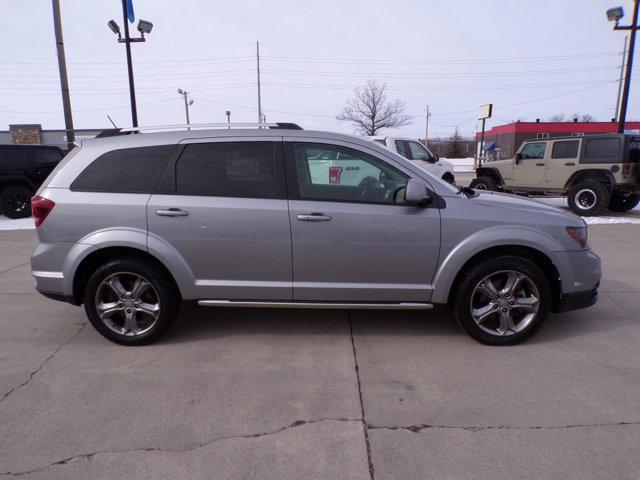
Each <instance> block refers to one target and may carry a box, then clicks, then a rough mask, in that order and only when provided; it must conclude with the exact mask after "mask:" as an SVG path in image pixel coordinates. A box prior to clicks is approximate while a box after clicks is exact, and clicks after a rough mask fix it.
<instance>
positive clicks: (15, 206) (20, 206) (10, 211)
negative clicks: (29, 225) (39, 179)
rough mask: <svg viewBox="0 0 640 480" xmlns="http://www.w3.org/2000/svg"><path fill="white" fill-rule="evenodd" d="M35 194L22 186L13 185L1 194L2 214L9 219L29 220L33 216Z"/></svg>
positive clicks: (0, 206)
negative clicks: (32, 205) (32, 206)
mask: <svg viewBox="0 0 640 480" xmlns="http://www.w3.org/2000/svg"><path fill="white" fill-rule="evenodd" d="M32 196H33V192H32V191H31V190H30V189H28V188H27V187H23V186H22V185H11V186H9V187H7V188H5V189H4V190H2V192H0V213H2V214H3V215H4V216H5V217H7V218H12V219H16V218H27V217H30V216H31V197H32Z"/></svg>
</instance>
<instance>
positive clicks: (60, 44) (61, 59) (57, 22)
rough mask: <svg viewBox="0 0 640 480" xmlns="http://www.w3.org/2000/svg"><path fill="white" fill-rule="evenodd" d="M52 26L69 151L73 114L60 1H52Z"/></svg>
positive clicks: (73, 138) (72, 136) (73, 133)
mask: <svg viewBox="0 0 640 480" xmlns="http://www.w3.org/2000/svg"><path fill="white" fill-rule="evenodd" d="M52 6H53V26H54V30H55V35H56V49H57V51H58V70H59V71H60V89H61V91H62V109H63V111H64V127H65V130H66V132H67V143H68V146H69V149H72V148H73V142H74V141H75V132H74V130H73V114H72V112H71V98H70V96H69V79H68V78H67V61H66V59H65V55H64V40H63V38H62V19H61V15H60V0H52Z"/></svg>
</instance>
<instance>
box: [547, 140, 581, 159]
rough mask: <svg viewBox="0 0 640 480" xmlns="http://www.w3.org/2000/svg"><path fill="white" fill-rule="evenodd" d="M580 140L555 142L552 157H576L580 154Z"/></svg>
mask: <svg viewBox="0 0 640 480" xmlns="http://www.w3.org/2000/svg"><path fill="white" fill-rule="evenodd" d="M579 143H580V142H578V140H569V141H566V142H553V149H552V150H551V158H576V157H577V156H578V144H579Z"/></svg>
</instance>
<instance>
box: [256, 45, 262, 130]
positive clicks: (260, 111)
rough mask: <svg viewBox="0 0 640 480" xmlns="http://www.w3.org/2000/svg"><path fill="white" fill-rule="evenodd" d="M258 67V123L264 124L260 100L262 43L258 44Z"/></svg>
mask: <svg viewBox="0 0 640 480" xmlns="http://www.w3.org/2000/svg"><path fill="white" fill-rule="evenodd" d="M256 67H257V72H258V123H262V100H261V98H260V42H256Z"/></svg>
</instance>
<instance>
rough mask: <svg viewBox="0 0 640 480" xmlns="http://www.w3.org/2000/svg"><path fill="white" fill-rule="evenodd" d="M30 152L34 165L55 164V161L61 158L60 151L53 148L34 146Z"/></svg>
mask: <svg viewBox="0 0 640 480" xmlns="http://www.w3.org/2000/svg"><path fill="white" fill-rule="evenodd" d="M32 152H33V158H34V159H35V161H36V165H38V166H42V167H51V166H54V165H57V163H58V162H59V161H60V160H61V159H62V153H60V151H59V150H56V149H53V148H34V149H33V150H32Z"/></svg>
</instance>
